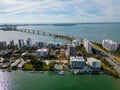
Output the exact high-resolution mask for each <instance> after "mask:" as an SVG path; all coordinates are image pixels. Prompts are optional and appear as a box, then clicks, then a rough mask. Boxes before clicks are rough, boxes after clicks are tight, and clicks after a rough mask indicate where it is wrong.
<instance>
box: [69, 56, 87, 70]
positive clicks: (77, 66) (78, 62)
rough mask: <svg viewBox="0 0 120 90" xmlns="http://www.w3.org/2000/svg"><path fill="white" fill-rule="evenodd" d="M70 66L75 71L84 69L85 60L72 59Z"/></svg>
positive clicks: (80, 58)
mask: <svg viewBox="0 0 120 90" xmlns="http://www.w3.org/2000/svg"><path fill="white" fill-rule="evenodd" d="M70 66H71V68H74V69H80V68H84V66H85V60H84V58H83V57H70Z"/></svg>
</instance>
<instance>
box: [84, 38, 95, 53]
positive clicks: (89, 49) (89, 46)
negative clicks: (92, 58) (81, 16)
mask: <svg viewBox="0 0 120 90" xmlns="http://www.w3.org/2000/svg"><path fill="white" fill-rule="evenodd" d="M84 47H85V48H86V51H87V53H92V47H93V46H92V43H91V42H90V41H89V40H87V39H84Z"/></svg>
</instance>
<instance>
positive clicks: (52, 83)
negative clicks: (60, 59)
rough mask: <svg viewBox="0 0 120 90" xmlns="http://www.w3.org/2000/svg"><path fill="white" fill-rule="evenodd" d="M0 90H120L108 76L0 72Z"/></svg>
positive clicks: (119, 84) (118, 82) (119, 81)
mask: <svg viewBox="0 0 120 90" xmlns="http://www.w3.org/2000/svg"><path fill="white" fill-rule="evenodd" d="M0 90H120V80H118V79H115V78H113V77H111V76H108V75H103V74H100V75H74V74H71V73H70V72H65V75H57V74H53V73H52V72H44V73H43V74H42V73H30V72H27V71H26V72H25V71H15V72H11V73H10V72H1V71H0Z"/></svg>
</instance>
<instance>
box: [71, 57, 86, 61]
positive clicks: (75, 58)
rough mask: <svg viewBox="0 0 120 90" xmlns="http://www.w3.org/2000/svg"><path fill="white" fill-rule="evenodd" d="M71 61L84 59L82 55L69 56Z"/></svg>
mask: <svg viewBox="0 0 120 90" xmlns="http://www.w3.org/2000/svg"><path fill="white" fill-rule="evenodd" d="M70 60H71V61H85V60H84V58H83V57H70Z"/></svg>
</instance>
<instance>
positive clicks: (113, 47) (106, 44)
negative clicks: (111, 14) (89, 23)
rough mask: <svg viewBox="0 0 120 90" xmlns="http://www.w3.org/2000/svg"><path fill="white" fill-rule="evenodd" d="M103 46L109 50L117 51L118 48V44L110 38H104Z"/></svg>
mask: <svg viewBox="0 0 120 90" xmlns="http://www.w3.org/2000/svg"><path fill="white" fill-rule="evenodd" d="M102 46H103V48H105V49H106V50H109V51H116V50H117V48H118V44H117V43H116V42H114V41H113V40H109V39H105V40H102Z"/></svg>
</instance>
